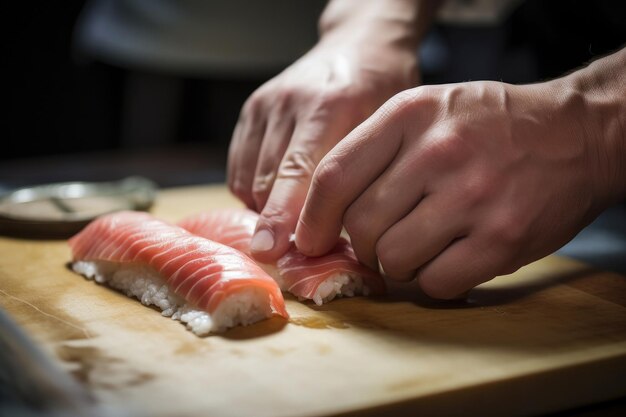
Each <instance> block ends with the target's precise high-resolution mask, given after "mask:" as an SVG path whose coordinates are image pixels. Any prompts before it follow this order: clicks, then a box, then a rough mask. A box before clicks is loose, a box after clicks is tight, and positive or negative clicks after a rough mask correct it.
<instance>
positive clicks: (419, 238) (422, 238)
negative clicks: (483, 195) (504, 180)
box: [376, 193, 468, 281]
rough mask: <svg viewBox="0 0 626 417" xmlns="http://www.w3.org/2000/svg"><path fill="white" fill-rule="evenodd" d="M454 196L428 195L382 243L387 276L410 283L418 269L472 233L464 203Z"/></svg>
mask: <svg viewBox="0 0 626 417" xmlns="http://www.w3.org/2000/svg"><path fill="white" fill-rule="evenodd" d="M449 196H450V194H443V193H440V194H432V195H428V196H426V197H425V198H424V199H423V200H422V201H420V203H419V204H418V205H417V206H416V207H415V208H414V209H413V210H412V211H411V212H410V213H409V214H408V215H407V216H406V217H404V218H403V219H402V220H400V221H399V222H397V223H396V224H394V225H393V226H392V227H391V228H389V230H387V231H386V232H385V233H384V234H383V235H382V236H381V237H380V239H379V240H378V242H377V244H376V254H377V256H378V259H379V262H380V264H381V265H382V268H383V269H384V271H385V275H386V276H387V277H389V278H391V279H394V280H397V281H409V280H412V279H413V278H414V277H415V274H416V270H417V269H418V268H420V267H421V266H422V265H424V264H425V263H427V262H428V261H430V260H431V259H433V258H434V257H436V256H437V255H438V254H439V253H441V252H442V251H443V250H444V249H445V248H446V247H448V246H449V245H450V243H451V242H453V241H454V240H455V239H458V238H459V237H462V236H463V235H465V234H466V233H468V227H466V226H465V224H464V220H462V219H463V216H460V215H459V213H462V212H463V207H462V206H461V203H459V202H455V201H454V200H453V198H451V197H449Z"/></svg>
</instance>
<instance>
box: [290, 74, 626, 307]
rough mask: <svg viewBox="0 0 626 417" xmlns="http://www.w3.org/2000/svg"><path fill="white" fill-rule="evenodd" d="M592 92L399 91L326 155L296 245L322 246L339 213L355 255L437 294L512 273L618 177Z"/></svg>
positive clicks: (581, 220)
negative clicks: (416, 282) (604, 137)
mask: <svg viewBox="0 0 626 417" xmlns="http://www.w3.org/2000/svg"><path fill="white" fill-rule="evenodd" d="M621 79H622V80H623V76H622V77H621ZM621 87H622V90H623V85H622V86H621ZM621 94H623V92H622V93H621ZM615 96H616V97H619V96H620V93H619V92H618V93H616V95H615ZM599 97H602V96H600V95H597V96H596V98H595V99H594V100H597V102H600V101H601V100H603V99H601V98H599ZM618 100H619V99H618ZM622 102H623V96H622ZM602 104H603V105H604V107H605V108H608V107H607V106H606V103H602ZM592 105H593V103H592V100H590V99H589V98H588V97H583V95H582V93H581V92H580V89H579V88H578V86H577V85H574V84H573V83H571V82H570V81H567V82H566V81H563V80H557V81H553V82H549V83H543V84H536V85H529V86H512V85H507V84H503V83H497V82H472V83H462V84H451V85H442V86H424V87H418V88H415V89H412V90H408V91H405V92H402V93H400V94H398V95H396V96H395V97H393V98H392V99H391V100H389V101H388V102H387V103H386V104H385V105H383V106H382V107H381V108H380V109H379V110H378V111H377V112H376V113H375V114H374V115H373V116H372V117H370V118H369V119H368V120H366V121H365V122H364V123H362V124H361V125H360V126H359V127H357V128H356V129H354V130H353V131H352V132H351V133H350V134H349V135H348V137H346V138H345V139H344V140H342V141H341V142H340V143H339V144H338V145H337V146H336V147H335V148H334V149H333V150H332V151H331V152H329V153H328V154H327V155H326V156H325V157H324V158H323V159H322V161H321V162H320V164H319V166H318V168H317V169H316V171H315V174H314V176H313V180H312V184H311V189H310V191H309V195H308V196H307V199H306V203H305V205H304V208H303V210H302V214H301V217H300V220H299V222H298V225H297V229H296V245H297V247H298V248H299V250H300V251H301V252H302V253H304V254H306V255H310V256H317V255H320V254H322V253H324V252H326V251H327V250H328V249H329V248H330V247H332V245H333V244H334V242H335V241H336V239H337V236H338V235H339V232H340V230H341V227H342V225H343V226H344V227H345V228H346V230H347V231H348V233H349V235H350V237H351V240H352V245H353V247H354V250H355V252H356V254H357V257H358V258H359V260H360V261H361V262H363V263H364V264H365V265H367V266H369V267H371V268H378V267H379V265H380V266H381V267H382V269H383V270H384V272H385V274H386V275H387V276H388V277H390V278H392V279H395V280H401V281H408V280H411V279H414V278H416V279H417V280H418V282H419V285H420V287H421V288H422V289H423V291H424V292H425V293H426V294H428V295H430V296H431V297H434V298H443V299H450V298H455V297H457V296H459V295H460V294H463V293H464V292H466V291H467V290H469V289H471V288H473V287H474V286H476V285H478V284H480V283H482V282H485V281H487V280H489V279H491V278H493V277H495V276H496V275H501V274H507V273H512V272H514V271H515V270H516V269H518V268H519V267H520V266H522V265H524V264H527V263H529V262H531V261H533V260H536V259H539V258H541V257H543V256H545V255H547V254H549V253H551V252H552V251H554V250H555V249H557V248H559V247H560V246H561V245H563V244H564V243H566V242H567V241H568V240H570V239H571V238H572V237H573V236H574V235H575V234H576V233H577V232H578V231H579V230H580V229H581V228H582V227H584V226H585V225H586V224H587V223H589V222H590V221H591V220H592V219H593V218H594V217H595V216H596V215H597V213H598V212H599V211H600V210H601V209H602V208H604V207H605V206H606V205H607V204H608V203H609V201H610V200H611V198H614V196H615V190H616V189H621V190H623V189H624V184H623V183H621V184H618V182H619V181H624V173H623V166H622V167H621V168H620V163H619V160H617V162H616V159H615V157H613V156H612V155H611V150H613V151H614V150H615V148H611V147H603V146H601V143H602V141H603V138H602V136H603V135H604V134H605V133H606V132H607V129H606V126H604V125H603V123H604V121H605V120H606V119H607V118H606V117H604V118H603V117H601V116H602V114H601V113H598V112H595V111H594V110H598V109H592V108H590V106H592ZM605 110H606V109H605ZM605 110H603V112H604V113H603V114H604V116H607V113H606V111H605ZM613 110H614V109H613ZM622 110H623V103H622ZM617 114H619V113H617ZM622 116H623V111H622ZM618 125H619V124H618ZM611 126H613V128H615V126H616V125H615V123H612V124H611ZM614 136H615V135H614ZM623 141H624V139H623V138H622V148H621V155H623V154H624V147H623ZM622 163H623V161H622ZM620 169H621V170H622V171H621V172H620ZM620 178H621V179H620ZM616 179H617V180H616ZM616 187H617V188H616ZM620 187H621V188H620ZM612 196H613V197H612Z"/></svg>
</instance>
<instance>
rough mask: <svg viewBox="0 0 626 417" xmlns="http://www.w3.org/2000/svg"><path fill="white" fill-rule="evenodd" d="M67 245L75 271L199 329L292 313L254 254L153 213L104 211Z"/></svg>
mask: <svg viewBox="0 0 626 417" xmlns="http://www.w3.org/2000/svg"><path fill="white" fill-rule="evenodd" d="M69 245H70V248H71V249H72V255H73V261H72V269H73V270H74V271H76V272H78V273H80V274H82V275H84V276H85V277H87V278H93V279H95V280H96V281H97V282H99V283H107V284H108V285H110V286H111V287H113V288H116V289H119V290H121V291H123V292H125V293H126V294H127V295H129V296H134V297H136V298H138V299H139V300H141V302H142V303H143V304H146V305H155V306H156V307H158V308H160V309H161V310H162V314H163V315H164V316H169V317H172V318H174V319H177V320H180V321H181V322H183V323H186V324H187V327H188V328H190V329H191V330H192V331H193V332H194V333H196V334H198V335H204V334H207V333H209V332H221V331H224V330H225V329H227V328H229V327H233V326H236V325H247V324H251V323H254V322H257V321H259V320H262V319H265V318H268V317H270V316H272V314H274V313H275V314H278V315H280V316H283V317H285V318H286V317H288V315H287V311H286V309H285V302H284V300H283V297H282V293H281V292H280V288H279V287H278V285H277V284H276V282H275V281H274V280H273V279H272V278H271V277H270V276H269V275H268V274H267V273H266V272H265V271H263V270H262V269H261V268H260V267H259V266H258V265H256V264H255V263H254V262H253V261H252V260H251V259H250V258H249V257H248V256H246V255H244V254H242V253H241V252H239V251H238V250H236V249H233V248H231V247H229V246H226V245H222V244H220V243H217V242H213V241H210V240H208V239H204V238H201V237H198V236H195V235H192V234H190V233H189V232H187V231H185V230H184V229H182V228H180V227H177V226H173V225H170V224H168V223H165V222H163V221H160V220H157V219H155V218H154V217H152V216H150V215H149V214H147V213H140V212H131V211H125V212H117V213H113V214H109V215H105V216H102V217H99V218H97V219H96V220H94V221H93V222H91V223H90V224H89V225H87V227H85V228H84V229H83V230H82V231H81V232H79V233H78V234H77V235H75V236H74V237H72V238H71V239H70V240H69Z"/></svg>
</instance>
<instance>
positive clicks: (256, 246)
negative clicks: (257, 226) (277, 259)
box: [250, 229, 274, 252]
mask: <svg viewBox="0 0 626 417" xmlns="http://www.w3.org/2000/svg"><path fill="white" fill-rule="evenodd" d="M273 247H274V235H273V234H272V232H270V231H269V230H267V229H261V230H259V231H258V232H256V233H255V234H254V236H253V237H252V241H251V242H250V250H251V251H252V252H267V251H268V250H270V249H272V248H273Z"/></svg>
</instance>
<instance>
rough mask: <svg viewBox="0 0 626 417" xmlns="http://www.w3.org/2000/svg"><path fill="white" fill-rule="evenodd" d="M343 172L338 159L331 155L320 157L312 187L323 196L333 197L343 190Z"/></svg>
mask: <svg viewBox="0 0 626 417" xmlns="http://www.w3.org/2000/svg"><path fill="white" fill-rule="evenodd" d="M343 176H344V172H343V169H342V167H341V164H340V163H339V161H337V160H336V159H335V157H333V156H331V155H327V156H326V157H324V159H322V162H321V163H320V164H319V166H318V167H317V169H315V173H314V174H313V179H312V189H313V190H315V192H316V193H318V194H320V195H321V196H322V197H323V198H329V199H335V198H337V196H339V195H341V193H342V192H343Z"/></svg>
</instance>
